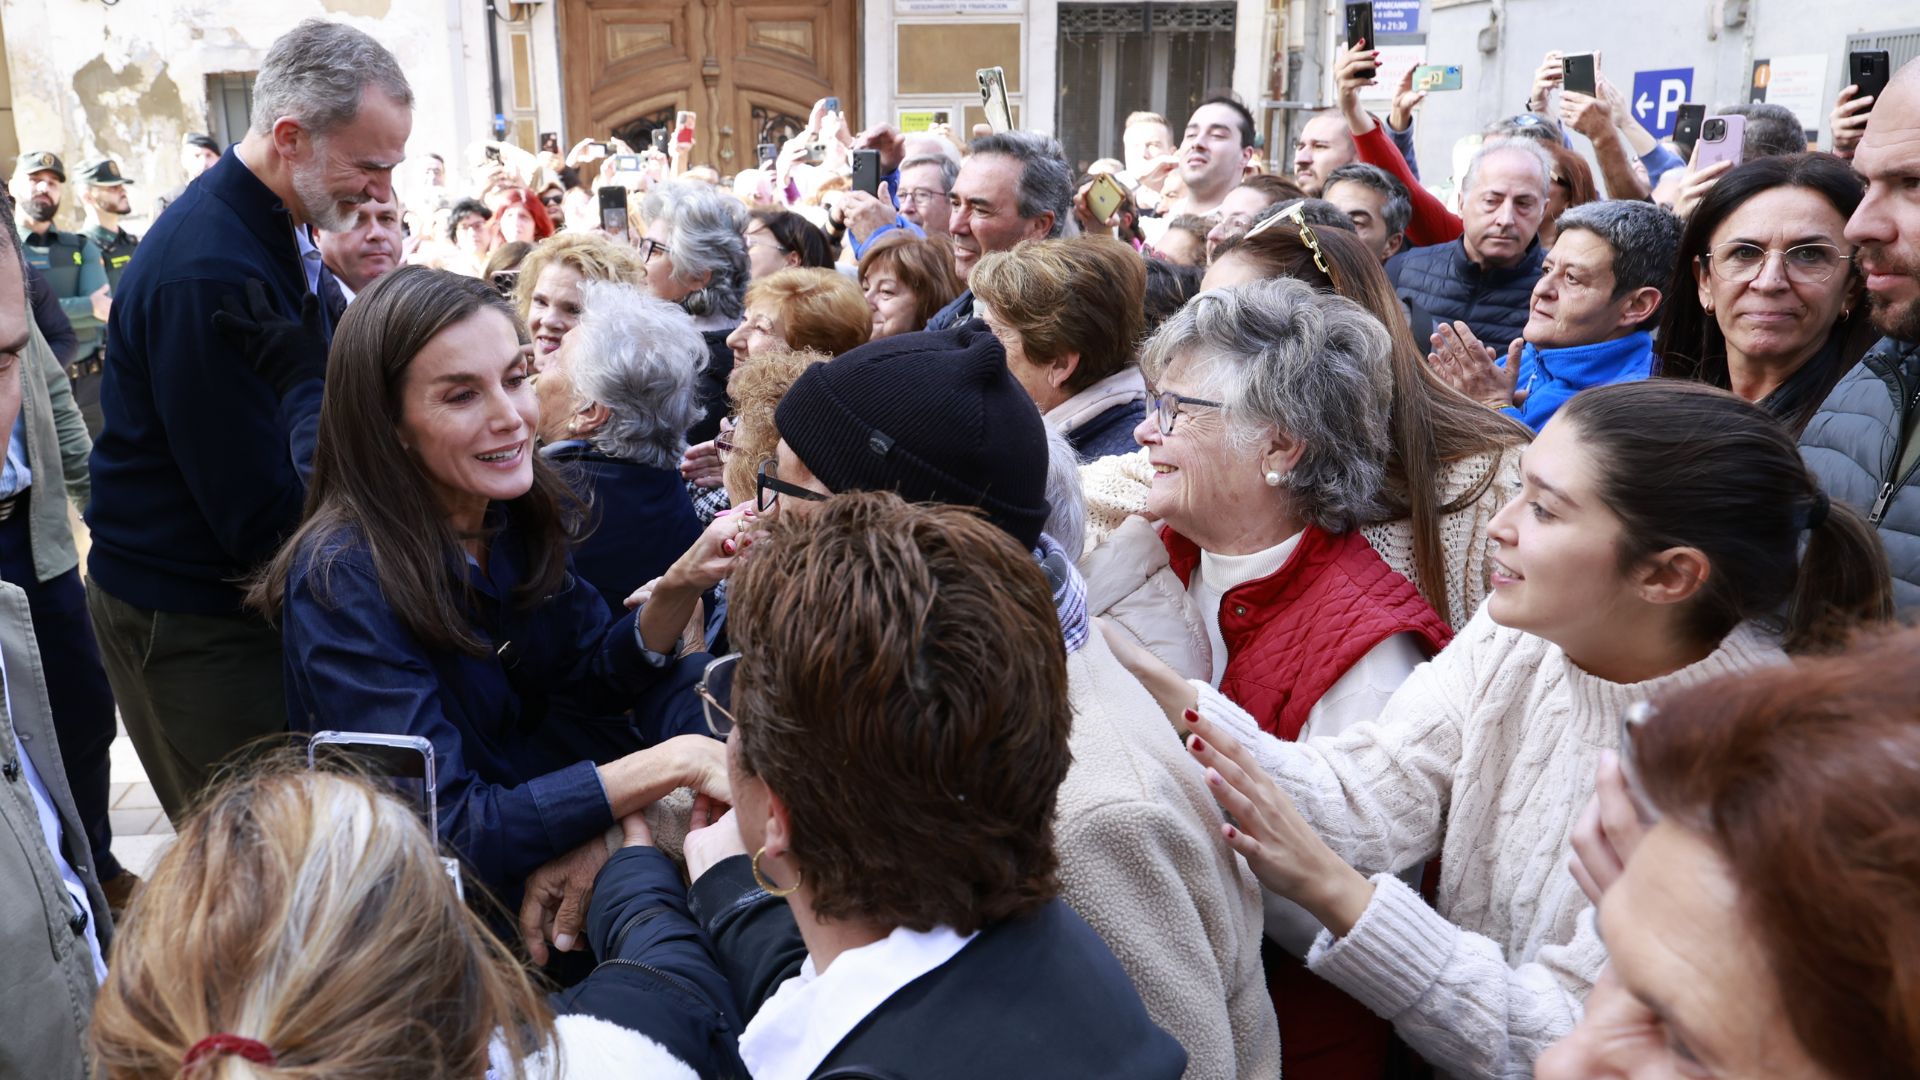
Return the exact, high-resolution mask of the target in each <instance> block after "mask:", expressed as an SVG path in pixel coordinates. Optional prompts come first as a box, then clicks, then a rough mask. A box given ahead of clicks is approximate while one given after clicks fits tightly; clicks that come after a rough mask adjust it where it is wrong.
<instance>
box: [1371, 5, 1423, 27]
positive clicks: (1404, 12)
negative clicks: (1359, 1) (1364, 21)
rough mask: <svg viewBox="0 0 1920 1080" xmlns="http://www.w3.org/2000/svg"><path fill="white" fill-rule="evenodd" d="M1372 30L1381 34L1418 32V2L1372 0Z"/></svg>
mask: <svg viewBox="0 0 1920 1080" xmlns="http://www.w3.org/2000/svg"><path fill="white" fill-rule="evenodd" d="M1373 29H1374V31H1375V32H1376V33H1381V34H1417V33H1419V32H1420V0H1373Z"/></svg>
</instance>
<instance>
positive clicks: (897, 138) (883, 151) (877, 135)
mask: <svg viewBox="0 0 1920 1080" xmlns="http://www.w3.org/2000/svg"><path fill="white" fill-rule="evenodd" d="M853 148H854V149H855V150H878V151H880V175H882V176H885V175H887V174H888V173H890V172H892V171H893V170H895V169H897V168H899V167H900V163H901V162H902V161H905V160H906V158H907V137H906V136H905V135H902V134H900V132H899V131H897V130H895V128H894V126H893V125H892V124H875V125H873V126H872V127H870V128H868V129H867V130H865V131H863V132H861V133H860V134H858V135H855V136H854V137H853Z"/></svg>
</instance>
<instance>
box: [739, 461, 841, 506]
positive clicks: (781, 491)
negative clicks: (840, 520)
mask: <svg viewBox="0 0 1920 1080" xmlns="http://www.w3.org/2000/svg"><path fill="white" fill-rule="evenodd" d="M773 468H774V466H773V459H772V458H768V459H767V460H765V461H763V462H761V463H760V471H759V473H758V474H756V475H755V476H754V478H753V495H754V499H753V502H754V506H755V508H757V509H758V510H759V511H760V512H761V513H763V514H764V513H766V512H767V511H769V510H771V509H773V508H774V507H775V506H776V505H778V504H779V502H780V496H782V495H791V496H793V497H794V498H796V499H805V500H806V501H808V502H826V501H827V497H826V496H825V495H822V494H820V493H819V492H817V491H808V490H807V489H806V488H803V487H801V486H800V485H799V484H789V483H787V482H786V481H785V480H782V479H780V478H779V477H778V476H775V475H774V472H773Z"/></svg>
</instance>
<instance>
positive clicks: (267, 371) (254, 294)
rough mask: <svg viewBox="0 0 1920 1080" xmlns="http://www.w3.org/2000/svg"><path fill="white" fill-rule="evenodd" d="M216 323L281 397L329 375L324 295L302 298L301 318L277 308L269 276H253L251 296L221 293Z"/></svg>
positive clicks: (250, 280) (247, 289) (248, 293)
mask: <svg viewBox="0 0 1920 1080" xmlns="http://www.w3.org/2000/svg"><path fill="white" fill-rule="evenodd" d="M213 325H214V329H216V330H218V331H220V333H221V334H223V335H225V337H226V339H227V340H228V341H229V342H231V343H232V344H233V346H234V347H235V348H236V349H238V350H239V351H240V354H241V355H242V356H244V357H246V358H247V364H248V365H249V366H250V367H252V368H253V370H254V371H255V372H256V373H257V374H258V375H259V376H260V377H261V378H262V379H265V380H266V381H267V383H268V384H269V385H270V386H272V387H273V389H274V392H275V393H277V394H279V395H280V396H281V397H286V396H287V394H288V393H289V392H291V391H292V390H293V388H294V387H296V386H299V385H300V384H301V383H304V382H306V381H308V380H310V379H324V378H326V377H327V331H326V323H325V322H324V321H323V320H322V319H321V316H320V298H319V297H318V296H315V295H314V294H312V293H307V294H306V295H305V296H304V297H303V298H302V299H301V301H300V321H298V322H295V321H294V320H292V319H289V318H287V317H286V316H284V315H282V314H280V313H279V312H278V311H276V310H275V309H274V306H273V304H272V303H271V302H270V301H269V300H268V299H267V286H266V282H264V281H261V280H260V279H259V278H248V279H247V285H246V299H245V300H244V301H243V300H242V299H241V298H240V297H239V296H238V295H236V294H233V293H228V294H227V295H226V296H223V297H221V298H220V309H219V310H218V311H215V312H214V313H213Z"/></svg>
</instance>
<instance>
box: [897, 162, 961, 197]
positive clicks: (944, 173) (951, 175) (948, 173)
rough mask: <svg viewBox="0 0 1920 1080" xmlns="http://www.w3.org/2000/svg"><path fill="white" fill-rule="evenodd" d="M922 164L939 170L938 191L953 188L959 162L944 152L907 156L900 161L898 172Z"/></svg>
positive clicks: (903, 171)
mask: <svg viewBox="0 0 1920 1080" xmlns="http://www.w3.org/2000/svg"><path fill="white" fill-rule="evenodd" d="M922 165H932V166H933V167H935V168H937V169H939V170H940V193H941V194H943V195H944V194H946V193H947V192H949V191H952V190H953V182H954V181H955V180H958V179H960V163H959V162H957V161H955V160H953V159H952V158H950V157H948V156H947V155H945V154H922V155H920V156H919V157H912V158H908V159H907V160H905V161H903V162H901V163H900V172H901V173H902V174H903V175H904V174H905V173H906V171H907V170H908V169H917V168H919V167H920V166H922Z"/></svg>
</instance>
